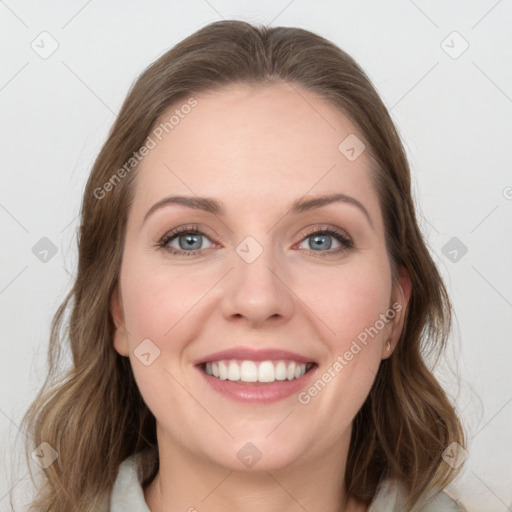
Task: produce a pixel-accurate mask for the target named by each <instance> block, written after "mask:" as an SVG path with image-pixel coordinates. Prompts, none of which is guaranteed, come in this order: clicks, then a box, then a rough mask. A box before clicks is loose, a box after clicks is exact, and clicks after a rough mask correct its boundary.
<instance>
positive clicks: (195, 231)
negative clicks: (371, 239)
mask: <svg viewBox="0 0 512 512" xmlns="http://www.w3.org/2000/svg"><path fill="white" fill-rule="evenodd" d="M182 234H187V235H188V234H191V235H202V236H205V237H207V238H209V237H208V235H206V234H205V233H203V232H202V231H201V230H200V229H199V228H198V227H197V226H195V225H194V226H183V227H180V228H176V229H175V230H173V231H171V232H169V233H166V235H165V236H164V237H163V238H162V239H160V240H159V241H158V243H157V249H164V250H166V251H168V252H169V253H171V254H172V255H174V256H196V255H197V254H200V253H201V252H202V251H204V250H205V249H196V250H193V251H183V250H180V249H174V248H172V249H171V248H169V246H168V245H167V244H168V243H169V242H170V241H172V240H173V239H174V238H176V237H177V236H179V235H182ZM312 235H331V236H332V237H334V238H335V239H336V240H337V241H338V242H340V244H341V247H339V248H337V249H334V250H328V251H313V250H307V249H305V250H306V251H307V253H308V254H310V255H313V256H319V257H328V256H335V255H337V254H341V253H344V252H346V251H349V250H350V249H353V247H354V243H353V242H352V240H351V239H350V238H349V237H348V236H347V235H345V234H344V233H343V232H341V231H339V230H337V229H335V228H332V227H326V228H321V229H319V228H313V229H312V230H310V231H308V232H307V233H306V234H305V235H304V237H303V238H302V239H301V242H302V241H304V240H305V239H307V238H309V237H310V236H312Z"/></svg>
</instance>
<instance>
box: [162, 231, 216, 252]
mask: <svg viewBox="0 0 512 512" xmlns="http://www.w3.org/2000/svg"><path fill="white" fill-rule="evenodd" d="M204 238H206V239H208V237H207V236H206V235H205V234H204V233H202V232H201V231H199V230H198V229H196V228H186V227H185V228H180V229H177V230H176V231H174V232H172V233H169V234H168V235H166V236H165V237H164V238H163V239H162V240H161V241H160V242H159V246H160V247H162V248H165V249H167V250H169V252H171V253H172V254H185V255H187V256H190V255H195V254H198V252H200V251H201V250H203V249H204V247H202V245H203V242H202V239H204ZM208 240H209V239H208ZM172 242H178V247H176V246H173V245H171V243H172ZM212 245H213V244H212Z"/></svg>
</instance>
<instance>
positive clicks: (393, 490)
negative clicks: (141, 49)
mask: <svg viewBox="0 0 512 512" xmlns="http://www.w3.org/2000/svg"><path fill="white" fill-rule="evenodd" d="M137 455H138V454H134V455H131V456H130V457H128V458H127V459H125V460H124V461H123V462H122V464H121V465H120V466H119V471H118V474H117V478H116V481H115V483H114V487H113V489H112V493H111V495H110V512H150V510H149V508H148V505H147V503H146V501H145V499H144V490H143V488H142V485H141V482H140V481H139V476H138V466H137V464H138V461H137ZM405 498H406V496H405V487H404V486H403V484H401V483H400V482H398V483H397V482H395V481H392V480H384V481H383V482H382V483H381V484H380V486H379V488H378V490H377V493H376V495H375V497H374V499H373V501H372V502H371V504H370V508H369V509H368V512H398V511H400V512H405V509H404V508H403V503H404V501H405ZM422 512H466V509H465V508H464V507H463V506H462V505H461V504H460V503H459V502H457V501H454V500H452V498H450V497H449V496H448V494H446V493H445V492H443V491H441V492H439V493H437V494H436V495H435V496H434V497H433V498H432V499H431V500H430V501H429V503H428V505H426V506H425V507H424V508H423V509H422Z"/></svg>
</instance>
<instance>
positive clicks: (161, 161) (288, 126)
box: [133, 82, 378, 211]
mask: <svg viewBox="0 0 512 512" xmlns="http://www.w3.org/2000/svg"><path fill="white" fill-rule="evenodd" d="M193 98H194V100H195V102H196V104H195V106H194V107H192V108H182V107H183V105H185V104H187V101H188V98H185V99H184V100H183V101H182V102H178V103H176V104H174V105H173V106H172V107H170V108H169V109H168V111H167V112H166V113H165V114H164V115H163V116H162V118H161V119H160V120H159V122H158V123H157V126H156V128H157V129H158V126H160V130H159V131H158V132H155V130H153V132H152V133H151V134H150V136H151V137H152V139H153V140H154V142H155V147H154V148H153V149H151V150H150V151H149V153H148V154H147V155H146V156H145V157H144V159H143V160H142V162H141V164H140V166H139V169H138V170H137V173H138V177H137V186H136V192H135V200H134V204H133V209H134V210H138V209H143V208H146V209H147V208H149V206H151V205H152V204H153V203H155V202H156V201H158V200H160V199H162V198H163V197H165V196H166V195H169V194H185V195H198V196H208V197H215V198H219V199H220V200H221V201H222V202H223V203H225V204H226V209H227V210H230V209H232V210H233V211H237V210H238V211H239V208H240V207H244V208H250V207H252V208H254V209H256V210H257V209H258V206H259V208H260V209H261V208H262V207H263V206H265V207H268V208H272V207H273V206H275V207H279V208H282V205H283V204H285V203H286V204H288V203H290V202H292V201H293V200H295V199H297V198H298V197H302V196H304V195H317V194H318V195H320V194H327V193H333V192H339V193H345V194H349V195H352V196H355V197H356V198H357V199H359V200H360V201H362V202H363V201H364V203H365V205H366V207H367V208H368V209H369V210H371V209H373V210H375V209H376V208H377V209H378V204H377V203H378V201H377V198H376V195H375V192H374V189H373V184H372V182H371V179H370V165H371V159H370V157H369V151H368V149H369V148H368V145H366V147H367V150H365V151H364V152H363V153H362V154H361V155H360V156H359V157H358V158H356V159H355V160H353V159H349V158H347V156H346V153H344V152H343V151H340V143H342V142H343V141H345V140H346V139H347V137H349V139H347V140H349V141H352V140H356V141H357V140H358V139H359V140H362V139H363V136H362V134H361V133H360V130H359V129H358V128H357V127H356V126H355V125H354V124H353V123H352V122H351V121H350V120H349V119H348V118H347V117H346V116H345V115H344V114H343V113H342V112H341V111H340V110H339V109H337V108H335V107H334V106H332V105H330V104H329V103H327V102H326V101H325V100H323V99H322V98H320V97H319V96H318V95H316V94H315V93H313V92H311V91H308V90H304V89H302V88H299V87H298V86H297V85H293V86H292V85H291V84H287V83H284V82H283V83H277V84H272V85H256V86H254V85H248V84H231V85H229V86H224V87H222V88H219V89H216V90H213V91H207V92H204V93H200V94H196V95H193ZM171 116H173V119H172V123H171V122H169V120H170V119H171ZM165 123H167V125H165ZM154 133H159V136H158V137H156V136H155V135H154ZM354 136H355V137H357V139H354ZM159 139H161V140H159ZM343 147H344V146H343V144H342V149H343ZM357 149H358V148H356V150H357ZM280 211H281V210H280Z"/></svg>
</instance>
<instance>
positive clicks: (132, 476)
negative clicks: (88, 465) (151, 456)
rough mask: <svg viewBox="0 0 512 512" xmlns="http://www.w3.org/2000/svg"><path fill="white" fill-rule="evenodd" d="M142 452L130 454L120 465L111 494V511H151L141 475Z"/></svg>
mask: <svg viewBox="0 0 512 512" xmlns="http://www.w3.org/2000/svg"><path fill="white" fill-rule="evenodd" d="M139 465H140V454H133V455H130V457H128V458H127V459H125V460H124V461H123V462H122V464H121V465H120V466H119V471H118V473H117V478H116V481H115V483H114V487H113V488H112V492H111V495H110V512H150V510H149V508H148V506H147V504H146V501H145V499H144V491H143V488H142V485H141V482H140V477H139Z"/></svg>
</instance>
